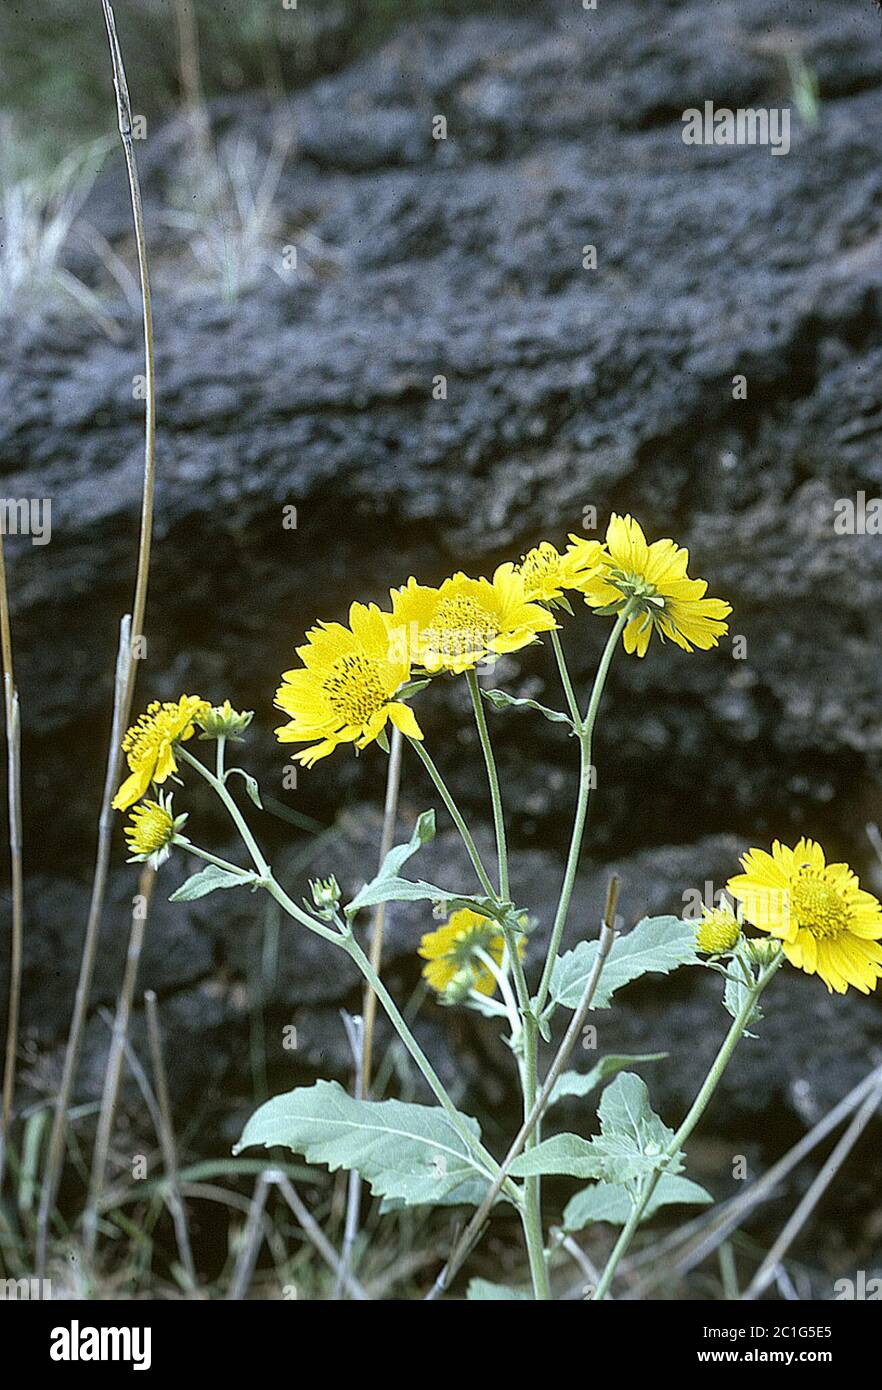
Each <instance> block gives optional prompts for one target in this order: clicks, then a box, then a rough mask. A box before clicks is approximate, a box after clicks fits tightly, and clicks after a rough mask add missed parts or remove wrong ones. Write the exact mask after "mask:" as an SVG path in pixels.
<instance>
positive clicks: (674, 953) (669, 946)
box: [551, 917, 702, 1009]
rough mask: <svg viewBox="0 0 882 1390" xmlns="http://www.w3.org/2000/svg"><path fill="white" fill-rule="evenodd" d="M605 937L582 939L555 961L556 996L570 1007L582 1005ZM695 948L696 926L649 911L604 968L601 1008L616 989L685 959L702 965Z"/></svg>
mask: <svg viewBox="0 0 882 1390" xmlns="http://www.w3.org/2000/svg"><path fill="white" fill-rule="evenodd" d="M598 949H599V942H598V941H597V940H596V939H595V940H593V941H580V942H579V944H578V946H576V947H575V949H574V950H572V951H567V952H565V954H564V955H562V956H560V957H559V958H558V959H557V960H556V961H555V964H554V970H553V972H552V976H551V996H552V998H553V999H554V1000H555V1001H556V1002H557V1003H558V1004H563V1005H564V1007H565V1008H567V1009H575V1008H578V1006H579V1003H580V1001H581V999H582V995H583V994H584V992H585V986H586V984H587V983H588V980H589V978H590V976H591V972H592V970H593V968H594V962H595V960H596V959H597V952H598ZM701 964H702V961H701V959H700V957H699V956H698V955H697V953H696V950H695V926H694V924H693V923H691V922H684V921H682V920H681V919H680V918H679V917H644V918H643V920H642V921H641V922H638V923H637V925H636V927H634V928H633V930H632V931H629V932H628V933H627V934H626V935H625V936H619V937H617V938H616V940H615V941H614V942H613V945H612V950H611V951H610V953H609V955H608V956H607V959H606V963H605V965H604V967H603V971H602V972H601V976H600V981H599V983H598V986H597V992H596V993H595V995H594V1004H593V1007H594V1008H595V1009H608V1008H609V1006H610V1001H611V1000H612V997H613V995H614V994H615V992H616V990H619V989H621V988H622V987H623V985H628V984H630V983H631V981H632V980H638V979H639V978H640V976H641V975H646V974H648V973H653V974H657V975H669V974H670V973H671V971H672V970H676V969H677V967H678V966H680V965H701Z"/></svg>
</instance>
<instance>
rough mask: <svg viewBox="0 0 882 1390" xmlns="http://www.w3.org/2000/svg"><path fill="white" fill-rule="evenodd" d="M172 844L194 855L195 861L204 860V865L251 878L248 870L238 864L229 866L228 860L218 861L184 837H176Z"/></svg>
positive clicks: (216, 857)
mask: <svg viewBox="0 0 882 1390" xmlns="http://www.w3.org/2000/svg"><path fill="white" fill-rule="evenodd" d="M172 844H174V845H180V847H181V849H183V850H186V851H187V853H188V854H195V855H196V857H197V859H204V860H205V862H206V864H216V865H217V867H218V868H219V869H226V870H227V871H228V873H231V874H241V875H242V877H243V878H250V877H251V876H252V875H251V870H250V869H243V868H242V867H241V866H240V865H239V864H231V863H230V861H229V860H228V859H219V858H218V856H217V855H216V854H209V852H208V850H207V849H200V848H199V846H198V845H194V844H193V842H192V840H188V839H187V837H186V835H176V836H175V838H174V839H173V841H172Z"/></svg>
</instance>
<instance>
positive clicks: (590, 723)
mask: <svg viewBox="0 0 882 1390" xmlns="http://www.w3.org/2000/svg"><path fill="white" fill-rule="evenodd" d="M630 616H631V612H630V605H626V607H625V608H623V609H622V612H621V613H620V614H619V615H618V617H617V618H616V621H615V623H614V625H613V629H612V631H611V632H610V634H609V637H608V638H607V642H606V646H605V647H604V649H603V655H602V656H601V658H600V662H599V664H598V667H597V671H596V674H595V676H594V685H593V687H592V690H591V698H590V700H589V702H588V709H587V711H586V714H585V719H584V721H582V722H581V723H580V725H579V727H578V735H579V792H578V798H577V801H576V815H575V819H574V821H573V831H572V835H571V837H570V849H569V854H568V855H567V866H566V870H565V871H564V881H563V887H562V888H561V891H560V899H559V901H558V905H557V912H556V913H555V916H554V925H553V926H552V929H551V940H550V941H549V943H548V954H547V956H546V958H545V966H544V968H543V971H542V979H541V980H540V981H539V990H538V992H537V995H536V1000H535V1008H536V1012H537V1014H541V1012H542V1009H543V1007H544V1005H545V1000H546V999H547V997H548V990H549V986H550V984H551V972H552V970H553V969H554V963H555V961H556V960H557V954H558V951H559V950H560V943H561V938H562V937H563V933H564V927H565V926H566V924H567V916H568V914H569V910H570V901H571V899H572V896H573V888H574V887H575V883H576V872H577V870H578V867H579V856H580V855H581V853H582V840H583V839H584V836H585V821H586V818H587V815H588V800H589V797H590V794H591V742H592V738H593V734H594V725H595V723H596V721H597V712H598V710H599V709H600V700H601V697H602V695H603V688H604V686H605V685H606V678H607V675H608V674H609V668H610V664H611V662H612V659H613V654H614V652H615V649H616V647H617V645H618V641H619V638H620V637H621V635H622V631H623V629H624V627H625V624H626V623H627V621H628V619H629V617H630ZM552 636H555V634H554V633H553V634H552ZM558 646H559V644H558ZM561 657H563V652H561Z"/></svg>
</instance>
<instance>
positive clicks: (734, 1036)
mask: <svg viewBox="0 0 882 1390" xmlns="http://www.w3.org/2000/svg"><path fill="white" fill-rule="evenodd" d="M780 964H781V956H780V954H779V955H778V957H777V958H776V959H775V960H774V961H772V963H771V964H770V965H768V966H767V967H766V969H765V970H764V971H762V972H761V973H760V976H759V979H758V980H757V981H756V983H755V984H754V985H753V987H752V989H751V990H750V991H749V992H748V993H747V994H746V995H745V997H744V1002H743V1003H742V1005H741V1008H740V1009H739V1010H738V1015H737V1017H736V1018H735V1019H734V1021H733V1023H732V1026H731V1028H730V1029H729V1031H728V1033H727V1034H726V1037H725V1039H724V1040H723V1044H722V1046H721V1048H720V1050H719V1052H718V1053H717V1055H716V1058H715V1059H714V1063H713V1066H712V1067H711V1069H710V1071H709V1072H708V1074H707V1076H706V1077H705V1079H704V1084H703V1085H702V1087H701V1090H700V1091H699V1092H698V1095H697V1096H696V1097H695V1100H694V1101H693V1102H692V1106H691V1109H690V1110H689V1114H688V1115H687V1116H686V1118H685V1120H684V1121H683V1123H682V1124H681V1126H680V1128H679V1129H678V1130H677V1133H676V1134H675V1135H674V1137H673V1138H672V1139H671V1142H670V1143H669V1144H668V1147H667V1148H666V1149H665V1152H664V1155H663V1157H664V1158H668V1159H669V1158H672V1157H673V1155H674V1154H676V1153H678V1152H679V1150H680V1149H681V1148H682V1147H683V1145H684V1144H685V1143H686V1141H687V1139H688V1138H689V1136H690V1134H691V1133H692V1131H693V1130H694V1129H695V1126H696V1125H697V1124H698V1122H699V1120H700V1119H701V1117H702V1115H703V1114H704V1112H705V1110H706V1109H707V1106H708V1102H709V1101H710V1098H711V1096H712V1095H713V1093H714V1091H715V1090H716V1089H717V1086H718V1085H719V1083H720V1079H721V1077H722V1075H723V1072H724V1071H725V1070H726V1067H727V1066H728V1065H729V1062H730V1061H731V1058H732V1054H733V1052H734V1051H735V1049H736V1047H737V1046H738V1043H739V1042H740V1040H741V1038H742V1037H743V1035H744V1030H745V1028H746V1027H747V1024H748V1023H749V1022H750V1018H751V1015H752V1013H753V1010H754V1006H755V1005H756V1002H757V1000H758V999H759V997H760V995H761V994H762V992H763V990H764V989H765V987H766V985H767V984H768V983H769V981H770V980H771V979H772V976H773V975H774V974H775V972H776V970H777V969H778V967H779V965H780ZM662 1172H663V1169H662V1168H658V1169H656V1171H655V1172H654V1173H653V1174H652V1176H651V1177H650V1178H649V1179H648V1181H647V1182H646V1184H645V1186H644V1189H643V1192H642V1193H641V1195H640V1200H639V1202H638V1203H637V1205H636V1206H635V1207H634V1209H633V1210H632V1212H631V1215H630V1216H629V1218H628V1221H627V1223H626V1224H625V1226H624V1227H623V1228H622V1233H621V1235H620V1236H619V1238H618V1240H617V1241H616V1243H615V1245H614V1247H613V1251H612V1254H611V1255H610V1257H609V1259H608V1260H607V1262H606V1268H605V1269H604V1271H603V1274H602V1276H601V1279H600V1283H599V1284H598V1285H597V1290H596V1292H595V1294H594V1299H595V1301H597V1302H599V1301H601V1300H602V1299H604V1298H605V1297H606V1295H607V1293H608V1292H609V1286H610V1284H611V1283H612V1281H613V1278H614V1276H615V1272H616V1269H617V1268H618V1265H619V1261H620V1260H621V1259H622V1257H623V1255H624V1254H625V1252H626V1250H627V1249H628V1246H629V1245H630V1244H631V1241H632V1239H633V1237H634V1233H635V1231H636V1230H637V1227H638V1226H639V1225H640V1222H641V1221H642V1219H643V1213H644V1212H645V1211H646V1208H647V1206H648V1205H649V1202H650V1199H651V1197H652V1194H653V1192H654V1191H655V1189H656V1187H657V1186H658V1183H659V1179H660V1178H661V1176H662Z"/></svg>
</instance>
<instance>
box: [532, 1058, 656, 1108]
mask: <svg viewBox="0 0 882 1390" xmlns="http://www.w3.org/2000/svg"><path fill="white" fill-rule="evenodd" d="M667 1056H668V1053H667V1052H641V1053H637V1054H636V1055H635V1056H631V1057H625V1056H619V1057H616V1056H609V1057H601V1058H600V1060H599V1061H598V1062H596V1063H595V1064H594V1066H593V1067H592V1068H591V1070H590V1071H584V1072H583V1071H565V1072H563V1073H562V1075H560V1076H559V1077H558V1078H557V1080H556V1081H555V1083H554V1087H553V1088H552V1092H551V1095H550V1096H549V1098H548V1104H549V1106H551V1105H555V1104H556V1103H557V1101H559V1100H564V1099H565V1098H566V1097H568V1096H587V1095H590V1093H591V1092H592V1091H593V1090H594V1089H595V1088H596V1087H597V1086H599V1085H600V1084H601V1082H603V1081H606V1080H608V1078H609V1077H611V1076H615V1075H616V1073H617V1072H620V1071H622V1070H623V1069H624V1068H625V1067H630V1066H632V1065H636V1063H638V1062H661V1061H663V1059H664V1058H665V1057H667Z"/></svg>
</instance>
